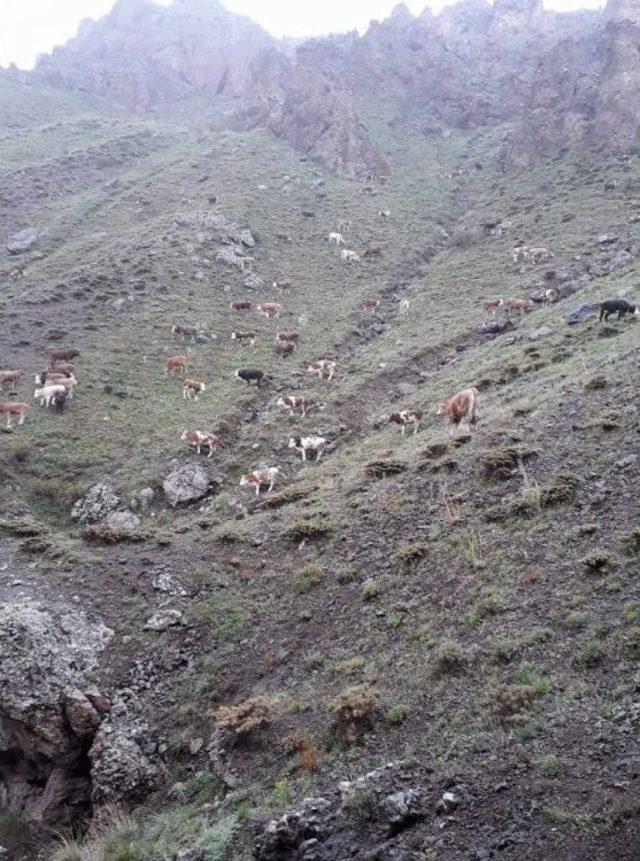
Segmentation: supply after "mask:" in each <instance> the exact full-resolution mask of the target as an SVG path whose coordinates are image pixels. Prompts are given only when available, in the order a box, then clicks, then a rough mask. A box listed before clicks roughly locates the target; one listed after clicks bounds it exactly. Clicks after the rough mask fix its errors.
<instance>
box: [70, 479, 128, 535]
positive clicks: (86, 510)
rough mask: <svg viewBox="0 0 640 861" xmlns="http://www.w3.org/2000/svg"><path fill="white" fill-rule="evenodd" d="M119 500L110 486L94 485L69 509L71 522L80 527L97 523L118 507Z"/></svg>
mask: <svg viewBox="0 0 640 861" xmlns="http://www.w3.org/2000/svg"><path fill="white" fill-rule="evenodd" d="M120 504H121V500H120V497H119V496H118V495H117V494H116V492H115V490H114V489H113V487H112V486H111V485H110V484H107V483H106V482H100V483H99V484H94V485H93V487H90V488H89V490H88V491H87V492H86V493H85V495H84V496H82V497H80V499H79V500H78V501H77V502H76V504H75V505H74V506H73V508H72V509H71V518H72V520H77V521H78V523H81V524H82V525H84V524H86V523H99V522H100V521H101V520H104V519H105V518H106V517H107V516H108V515H109V514H111V513H112V512H113V511H115V510H116V509H117V508H119V507H120Z"/></svg>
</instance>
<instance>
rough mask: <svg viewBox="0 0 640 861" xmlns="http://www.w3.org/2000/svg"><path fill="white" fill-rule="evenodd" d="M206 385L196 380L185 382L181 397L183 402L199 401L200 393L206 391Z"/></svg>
mask: <svg viewBox="0 0 640 861" xmlns="http://www.w3.org/2000/svg"><path fill="white" fill-rule="evenodd" d="M206 388H207V387H206V385H205V384H204V383H201V382H199V381H198V380H191V379H189V380H185V381H184V386H183V387H182V397H183V399H185V400H189V401H191V400H194V401H199V400H200V395H201V394H202V392H204V391H206Z"/></svg>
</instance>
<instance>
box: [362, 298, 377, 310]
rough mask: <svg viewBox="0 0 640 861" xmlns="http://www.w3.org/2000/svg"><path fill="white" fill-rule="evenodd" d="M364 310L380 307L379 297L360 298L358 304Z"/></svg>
mask: <svg viewBox="0 0 640 861" xmlns="http://www.w3.org/2000/svg"><path fill="white" fill-rule="evenodd" d="M360 307H361V308H362V309H363V310H364V311H377V310H378V308H379V307H380V300H379V299H368V298H364V299H363V300H362V305H361V306H360Z"/></svg>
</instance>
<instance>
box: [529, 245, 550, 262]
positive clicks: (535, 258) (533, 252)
mask: <svg viewBox="0 0 640 861" xmlns="http://www.w3.org/2000/svg"><path fill="white" fill-rule="evenodd" d="M552 257H553V254H552V253H551V252H550V251H549V249H548V248H529V249H527V255H526V257H525V260H530V261H531V262H532V263H546V262H547V261H548V260H551V258H552Z"/></svg>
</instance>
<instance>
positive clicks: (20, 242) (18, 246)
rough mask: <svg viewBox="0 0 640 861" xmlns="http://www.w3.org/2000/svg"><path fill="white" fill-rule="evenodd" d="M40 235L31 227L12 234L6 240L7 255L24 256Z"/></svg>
mask: <svg viewBox="0 0 640 861" xmlns="http://www.w3.org/2000/svg"><path fill="white" fill-rule="evenodd" d="M39 236H40V234H39V233H38V231H37V230H35V229H34V228H33V227H28V228H27V229H26V230H20V231H18V233H14V234H13V235H12V236H10V237H9V239H8V240H7V251H8V252H9V254H24V252H25V251H30V250H31V249H32V248H33V246H34V245H35V244H36V242H37V241H38V238H39Z"/></svg>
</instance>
